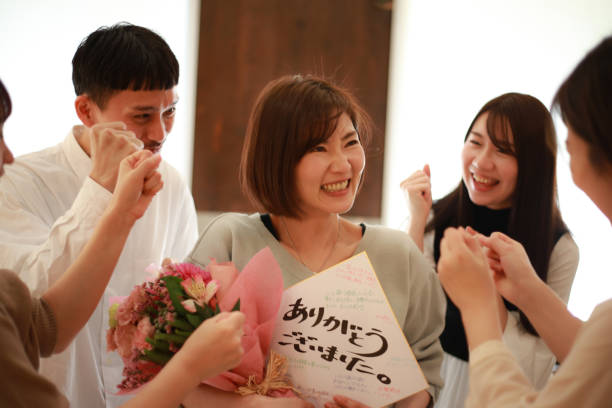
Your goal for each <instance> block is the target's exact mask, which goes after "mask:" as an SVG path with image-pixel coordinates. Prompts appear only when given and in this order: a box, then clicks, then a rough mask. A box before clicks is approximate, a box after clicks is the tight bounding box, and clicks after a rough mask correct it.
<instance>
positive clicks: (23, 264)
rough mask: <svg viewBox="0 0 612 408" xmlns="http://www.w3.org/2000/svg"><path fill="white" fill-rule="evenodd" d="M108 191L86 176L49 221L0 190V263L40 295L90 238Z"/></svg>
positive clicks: (107, 198) (108, 199)
mask: <svg viewBox="0 0 612 408" xmlns="http://www.w3.org/2000/svg"><path fill="white" fill-rule="evenodd" d="M111 197H112V194H111V193H110V192H109V191H108V190H106V189H105V188H104V187H102V186H100V185H99V184H97V183H96V182H95V181H93V180H92V179H91V178H89V177H87V178H86V180H85V182H84V183H83V186H82V187H81V189H80V191H79V193H78V194H77V197H76V199H75V200H74V202H73V203H72V205H71V206H70V208H69V209H68V211H66V213H65V214H63V215H62V216H61V217H59V218H58V219H57V220H55V222H53V223H52V224H51V225H49V223H48V222H47V221H45V220H44V219H42V218H41V217H40V216H39V215H37V214H35V213H34V212H31V211H28V210H27V209H25V208H24V207H23V206H22V205H21V204H20V202H19V200H18V198H17V197H14V196H11V195H10V193H8V192H3V193H1V194H0V225H2V228H1V229H0V266H1V267H5V268H8V269H11V270H13V271H15V272H16V273H17V274H18V275H19V277H20V278H21V279H22V280H23V282H25V284H26V285H27V286H28V288H29V289H30V291H31V292H32V294H33V295H34V296H36V297H39V296H41V295H42V294H43V293H44V292H45V291H46V290H47V288H48V287H49V286H50V285H51V284H53V283H54V282H55V281H57V279H58V278H59V277H60V276H61V275H62V274H63V273H64V271H65V270H66V269H67V268H68V266H70V264H71V263H72V262H73V261H74V259H75V258H76V257H77V256H78V254H79V253H80V251H81V249H82V248H83V246H84V245H85V243H86V242H87V241H88V239H89V238H90V236H91V234H92V233H93V230H94V228H95V225H96V224H97V222H98V220H99V219H100V216H101V215H102V213H103V212H104V210H105V208H106V206H107V205H108V203H109V202H110V199H111Z"/></svg>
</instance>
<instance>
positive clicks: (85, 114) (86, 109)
mask: <svg viewBox="0 0 612 408" xmlns="http://www.w3.org/2000/svg"><path fill="white" fill-rule="evenodd" d="M74 109H75V110H76V114H77V116H78V117H79V119H81V122H83V124H84V125H85V126H87V127H92V126H93V125H95V124H96V123H97V121H96V116H97V115H96V112H97V110H99V108H98V105H96V104H95V102H94V101H92V100H91V98H90V97H89V96H87V95H85V94H83V95H79V96H77V97H76V99H75V101H74Z"/></svg>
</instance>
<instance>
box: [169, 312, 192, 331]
mask: <svg viewBox="0 0 612 408" xmlns="http://www.w3.org/2000/svg"><path fill="white" fill-rule="evenodd" d="M188 314H189V313H188ZM185 317H186V316H185ZM170 326H172V327H176V328H177V329H181V330H185V331H193V329H195V327H193V325H191V324H189V323H188V322H186V321H185V320H182V319H176V320H174V321H172V322H170Z"/></svg>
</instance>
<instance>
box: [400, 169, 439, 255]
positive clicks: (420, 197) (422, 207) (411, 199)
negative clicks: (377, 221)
mask: <svg viewBox="0 0 612 408" xmlns="http://www.w3.org/2000/svg"><path fill="white" fill-rule="evenodd" d="M400 188H401V189H402V191H403V192H404V197H405V199H406V204H407V205H408V209H409V211H410V225H409V226H408V231H407V232H408V234H410V236H411V237H412V239H413V241H414V242H415V243H416V244H417V246H418V247H419V248H420V249H421V251H422V250H423V235H424V233H425V225H426V224H427V217H428V216H429V211H430V210H431V203H432V200H431V176H430V170H429V165H428V164H426V165H425V167H423V170H417V171H415V172H414V173H412V174H411V175H410V177H408V178H407V179H406V180H404V181H402V182H401V184H400Z"/></svg>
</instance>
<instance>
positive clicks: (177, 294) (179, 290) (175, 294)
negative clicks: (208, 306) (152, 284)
mask: <svg viewBox="0 0 612 408" xmlns="http://www.w3.org/2000/svg"><path fill="white" fill-rule="evenodd" d="M161 280H163V281H164V282H166V288H167V289H168V295H169V296H170V300H171V301H172V305H173V306H174V310H176V312H177V313H178V314H180V315H181V316H185V315H186V314H187V313H188V312H187V310H185V308H184V307H183V305H182V304H181V301H182V300H183V299H184V298H185V292H184V291H183V287H182V286H181V278H179V277H178V276H164V277H163V278H161Z"/></svg>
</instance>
